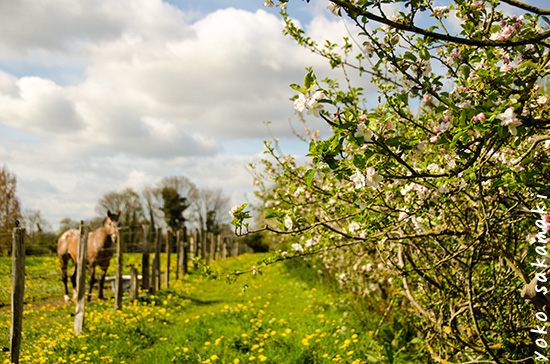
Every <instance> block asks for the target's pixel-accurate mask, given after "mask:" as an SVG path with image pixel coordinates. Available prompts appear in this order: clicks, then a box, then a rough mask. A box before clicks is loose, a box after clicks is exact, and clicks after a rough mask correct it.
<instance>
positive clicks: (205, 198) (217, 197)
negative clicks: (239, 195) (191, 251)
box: [193, 188, 229, 234]
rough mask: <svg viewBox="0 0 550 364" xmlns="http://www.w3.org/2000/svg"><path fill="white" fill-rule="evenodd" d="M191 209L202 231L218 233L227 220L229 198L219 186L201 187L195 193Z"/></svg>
mask: <svg viewBox="0 0 550 364" xmlns="http://www.w3.org/2000/svg"><path fill="white" fill-rule="evenodd" d="M193 210H194V213H195V215H196V218H197V220H198V224H199V226H200V229H201V230H202V231H206V232H213V233H216V234H218V233H220V232H221V231H222V228H223V224H224V223H226V224H227V222H228V220H229V219H228V218H229V216H228V214H227V211H229V198H228V197H227V196H226V195H225V194H224V192H223V189H221V188H217V189H210V188H201V189H199V191H198V193H197V194H196V198H195V201H194V204H193Z"/></svg>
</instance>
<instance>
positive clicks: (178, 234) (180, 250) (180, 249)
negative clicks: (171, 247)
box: [176, 229, 183, 281]
mask: <svg viewBox="0 0 550 364" xmlns="http://www.w3.org/2000/svg"><path fill="white" fill-rule="evenodd" d="M182 254H183V247H182V245H181V229H179V230H177V231H176V281H178V280H179V279H180V271H181V269H180V266H181V264H180V263H181V257H182Z"/></svg>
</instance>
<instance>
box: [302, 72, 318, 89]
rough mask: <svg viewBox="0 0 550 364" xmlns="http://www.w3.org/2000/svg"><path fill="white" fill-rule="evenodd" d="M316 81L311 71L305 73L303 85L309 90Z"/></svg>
mask: <svg viewBox="0 0 550 364" xmlns="http://www.w3.org/2000/svg"><path fill="white" fill-rule="evenodd" d="M316 81H317V78H316V77H315V75H314V74H313V71H309V72H308V73H307V75H306V76H305V77H304V87H305V88H306V89H308V90H309V89H311V88H312V87H313V86H314V85H315V82H316Z"/></svg>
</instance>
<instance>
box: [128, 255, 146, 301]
mask: <svg viewBox="0 0 550 364" xmlns="http://www.w3.org/2000/svg"><path fill="white" fill-rule="evenodd" d="M141 278H142V279H143V276H142V277H141ZM138 296H139V291H138V271H137V269H136V267H134V265H133V264H132V265H131V266H130V301H135V300H137V298H138Z"/></svg>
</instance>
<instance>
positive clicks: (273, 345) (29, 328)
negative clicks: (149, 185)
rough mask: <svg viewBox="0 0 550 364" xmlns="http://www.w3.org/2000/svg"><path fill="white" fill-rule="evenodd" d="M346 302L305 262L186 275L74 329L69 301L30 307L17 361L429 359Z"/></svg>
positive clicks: (402, 335) (243, 261)
mask: <svg viewBox="0 0 550 364" xmlns="http://www.w3.org/2000/svg"><path fill="white" fill-rule="evenodd" d="M263 257H264V256H263V255H259V254H256V255H243V256H240V257H238V258H232V259H228V260H227V261H224V262H221V263H216V265H214V269H221V270H227V271H232V270H234V269H243V268H249V267H251V266H252V265H254V264H256V262H258V261H259V260H261V259H262V258H263ZM58 283H59V282H58ZM245 286H246V287H247V289H246V290H244V289H243V287H245ZM352 307H354V306H353V304H352V303H351V302H350V301H349V299H348V298H347V297H346V295H344V294H343V293H340V292H338V291H336V290H334V289H331V287H330V285H327V284H326V282H325V283H323V284H320V281H319V277H318V276H317V270H316V269H314V268H313V267H310V266H308V264H307V263H301V262H292V263H285V264H282V263H281V264H276V265H273V266H271V267H269V268H267V269H265V271H264V274H262V275H260V274H256V275H248V276H243V277H240V278H239V279H238V280H237V281H236V282H234V283H231V284H229V283H227V282H226V281H225V280H210V279H208V278H206V277H203V276H200V275H198V274H191V275H189V276H186V277H185V279H181V280H179V281H175V280H174V281H172V282H171V288H170V289H165V290H162V291H159V292H157V294H155V295H145V296H144V297H142V299H141V300H139V301H136V302H132V303H131V302H128V301H125V302H124V307H123V309H122V310H121V311H118V312H114V310H113V302H112V301H105V302H92V303H90V304H88V305H87V306H86V319H85V327H84V331H83V333H82V334H80V335H74V334H73V320H74V317H73V312H74V306H73V305H61V306H58V307H51V306H50V305H47V304H46V305H42V306H40V307H38V306H33V307H32V308H28V309H27V310H26V311H25V317H24V339H23V348H22V353H21V359H22V360H21V362H22V363H128V364H130V363H147V364H153V363H159V364H161V363H162V364H165V363H251V362H252V363H254V362H263V363H277V364H279V363H289V364H299V363H335V362H336V363H354V364H359V363H422V362H429V361H426V360H425V359H423V357H421V356H419V354H418V353H419V352H420V349H421V348H420V347H419V344H418V343H417V341H418V340H417V339H416V338H415V332H414V331H413V330H412V329H411V328H410V327H409V326H401V324H400V323H399V321H398V320H394V319H391V318H389V317H386V318H385V320H384V321H383V323H382V325H379V324H380V322H381V317H382V314H383V312H384V308H383V307H381V308H380V309H378V310H372V311H368V312H367V311H363V309H362V308H357V307H356V309H353V308H352ZM0 340H2V342H1V343H0V346H5V347H8V346H9V315H8V313H7V312H5V313H2V315H1V316H0ZM3 355H5V356H4V359H5V362H6V363H7V362H9V360H8V359H6V358H8V357H9V356H8V353H4V354H3Z"/></svg>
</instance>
